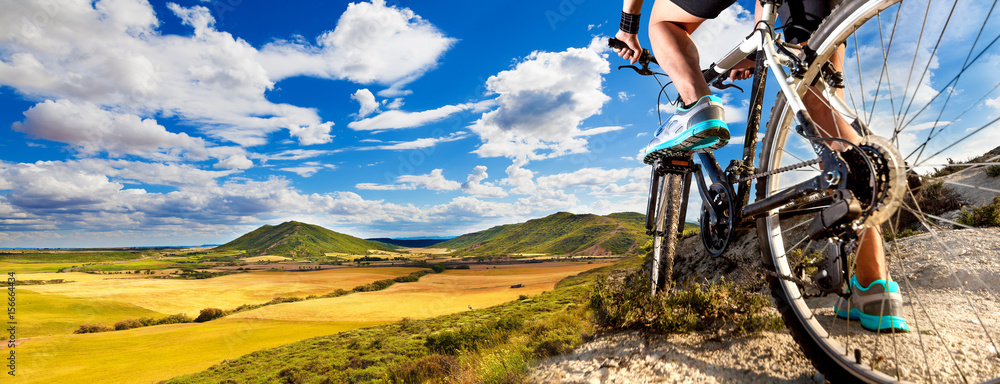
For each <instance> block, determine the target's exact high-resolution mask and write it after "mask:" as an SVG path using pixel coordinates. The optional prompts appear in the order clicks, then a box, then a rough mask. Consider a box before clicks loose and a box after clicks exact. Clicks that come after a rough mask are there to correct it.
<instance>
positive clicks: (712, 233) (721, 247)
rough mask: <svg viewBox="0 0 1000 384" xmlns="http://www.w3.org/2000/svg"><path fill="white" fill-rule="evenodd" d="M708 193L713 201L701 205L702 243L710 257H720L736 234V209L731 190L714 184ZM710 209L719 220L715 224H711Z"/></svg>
mask: <svg viewBox="0 0 1000 384" xmlns="http://www.w3.org/2000/svg"><path fill="white" fill-rule="evenodd" d="M707 192H708V197H709V198H710V200H711V201H706V202H704V203H703V204H702V205H701V220H700V221H701V242H702V244H703V245H704V246H705V251H707V252H708V254H709V255H712V256H713V257H718V256H719V255H721V254H722V253H723V252H725V251H726V248H727V247H729V242H730V240H732V239H733V234H734V233H735V232H736V207H735V206H734V205H733V201H734V199H733V194H732V192H731V191H730V188H726V187H725V186H723V185H722V184H712V185H711V186H710V187H708V191H707ZM709 209H712V210H714V211H715V214H716V217H717V218H718V220H717V221H716V223H715V224H712V223H711V222H710V221H711V220H710V215H709V212H708V210H709Z"/></svg>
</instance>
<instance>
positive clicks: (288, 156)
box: [252, 149, 331, 163]
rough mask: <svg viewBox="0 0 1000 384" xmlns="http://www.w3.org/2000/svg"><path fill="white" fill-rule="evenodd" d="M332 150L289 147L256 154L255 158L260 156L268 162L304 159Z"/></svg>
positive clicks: (328, 152) (325, 153)
mask: <svg viewBox="0 0 1000 384" xmlns="http://www.w3.org/2000/svg"><path fill="white" fill-rule="evenodd" d="M330 153H331V152H330V151H325V150H320V149H289V150H285V151H281V152H278V153H272V154H254V155H252V156H253V157H254V158H258V159H260V160H261V162H264V163H266V162H268V161H272V160H278V161H282V160H286V161H287V160H303V159H309V158H313V157H318V156H323V155H327V154H330Z"/></svg>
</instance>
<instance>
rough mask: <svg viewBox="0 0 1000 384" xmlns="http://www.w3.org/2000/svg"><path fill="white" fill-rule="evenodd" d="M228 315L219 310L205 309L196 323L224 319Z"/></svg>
mask: <svg viewBox="0 0 1000 384" xmlns="http://www.w3.org/2000/svg"><path fill="white" fill-rule="evenodd" d="M225 315H226V311H223V310H221V309H219V308H205V309H202V310H201V313H199V314H198V318H196V319H194V322H195V323H204V322H206V321H211V320H215V319H218V318H220V317H223V316H225Z"/></svg>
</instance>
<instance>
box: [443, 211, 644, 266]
mask: <svg viewBox="0 0 1000 384" xmlns="http://www.w3.org/2000/svg"><path fill="white" fill-rule="evenodd" d="M646 240H647V238H646V228H645V216H644V215H643V214H640V213H635V212H619V213H612V214H609V215H605V216H599V215H595V214H579V215H577V214H572V213H568V212H558V213H555V214H552V215H549V216H546V217H543V218H538V219H532V220H528V221H526V222H523V223H519V224H505V225H499V226H496V227H493V228H489V229H486V230H483V231H479V232H473V233H469V234H465V235H462V236H458V237H456V238H454V239H451V240H448V241H445V242H441V243H438V244H436V245H435V247H437V248H448V249H454V250H455V252H453V253H452V254H453V255H457V256H460V255H504V254H516V253H544V254H552V255H586V256H598V255H625V254H632V253H635V252H637V250H638V249H640V248H641V247H642V245H643V244H645V242H646Z"/></svg>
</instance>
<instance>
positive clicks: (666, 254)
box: [650, 172, 684, 295]
mask: <svg viewBox="0 0 1000 384" xmlns="http://www.w3.org/2000/svg"><path fill="white" fill-rule="evenodd" d="M653 177H659V178H660V179H659V183H653V185H659V188H660V190H659V191H652V192H651V193H658V194H659V198H658V199H656V208H655V212H656V213H655V220H656V221H655V226H654V229H655V232H654V233H653V260H652V263H651V265H650V279H651V280H652V294H654V295H655V294H656V293H657V292H660V291H663V290H669V289H670V288H671V287H672V286H673V271H674V256H675V254H676V252H677V233H678V228H679V227H680V225H681V220H683V218H682V217H680V211H681V204H683V201H682V200H683V198H682V196H681V195H682V194H683V186H684V184H683V180H684V176H682V175H679V174H672V173H667V174H659V173H657V172H654V176H653Z"/></svg>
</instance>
